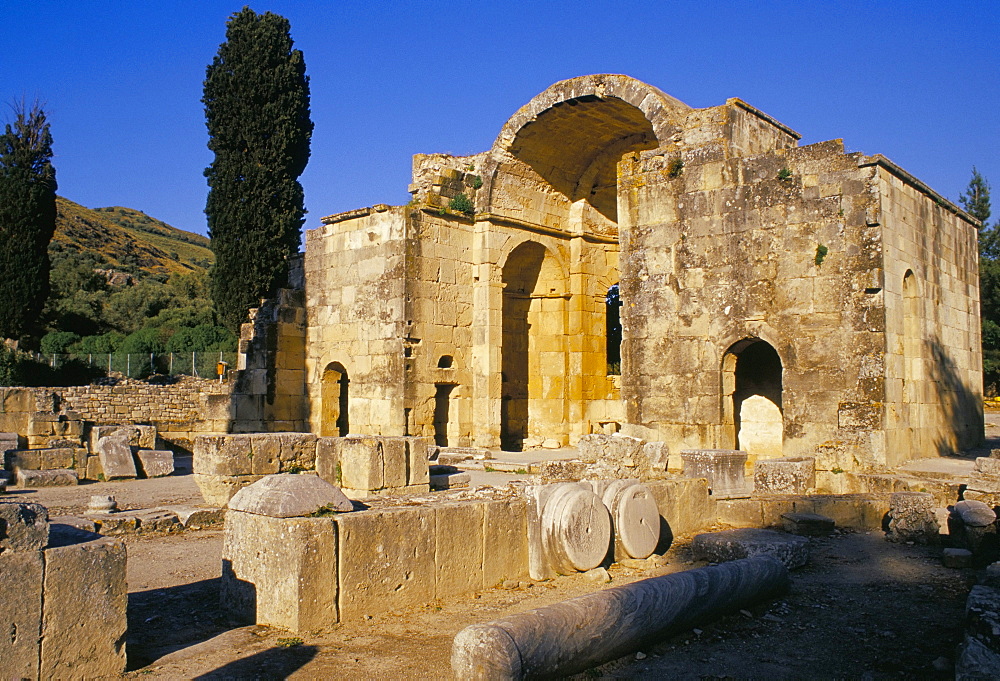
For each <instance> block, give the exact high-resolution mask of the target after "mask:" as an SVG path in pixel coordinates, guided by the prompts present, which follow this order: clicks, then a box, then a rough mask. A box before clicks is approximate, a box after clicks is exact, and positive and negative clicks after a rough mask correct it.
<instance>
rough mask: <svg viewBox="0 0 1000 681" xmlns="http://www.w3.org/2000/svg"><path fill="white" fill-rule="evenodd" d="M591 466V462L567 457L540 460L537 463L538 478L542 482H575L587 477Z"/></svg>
mask: <svg viewBox="0 0 1000 681" xmlns="http://www.w3.org/2000/svg"><path fill="white" fill-rule="evenodd" d="M592 467H593V465H592V464H586V463H584V462H583V461H574V460H568V459H555V460H552V461H541V462H539V463H538V465H537V469H538V479H539V481H540V482H542V483H552V482H577V481H579V480H583V479H584V478H585V477H587V475H588V472H589V471H590V470H591V469H592Z"/></svg>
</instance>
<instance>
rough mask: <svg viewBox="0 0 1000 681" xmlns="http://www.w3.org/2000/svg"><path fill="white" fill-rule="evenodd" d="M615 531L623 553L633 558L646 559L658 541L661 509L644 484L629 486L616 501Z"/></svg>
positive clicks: (619, 494)
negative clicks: (623, 550)
mask: <svg viewBox="0 0 1000 681" xmlns="http://www.w3.org/2000/svg"><path fill="white" fill-rule="evenodd" d="M613 509H614V518H615V532H616V533H617V535H618V539H619V541H621V545H622V547H623V548H624V549H625V552H626V553H628V555H630V556H632V557H633V558H648V557H649V556H650V555H652V553H653V551H654V550H655V549H656V545H657V544H658V543H659V542H660V510H659V509H658V508H657V507H656V501H655V500H654V499H653V495H652V494H650V492H649V490H648V489H647V488H646V487H644V486H643V485H631V486H630V487H627V488H625V489H623V490H622V491H620V492H619V493H618V494H617V499H616V500H615V505H614V507H613Z"/></svg>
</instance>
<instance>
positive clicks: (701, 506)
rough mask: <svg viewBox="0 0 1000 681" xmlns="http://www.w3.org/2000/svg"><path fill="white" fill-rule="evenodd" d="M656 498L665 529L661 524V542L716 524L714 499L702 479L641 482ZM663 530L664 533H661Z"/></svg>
mask: <svg viewBox="0 0 1000 681" xmlns="http://www.w3.org/2000/svg"><path fill="white" fill-rule="evenodd" d="M643 484H644V485H645V486H646V489H648V490H649V491H650V493H651V494H652V495H653V499H654V500H656V506H657V508H658V509H659V510H660V517H661V518H662V519H663V522H664V524H665V525H666V528H664V527H663V525H661V534H662V535H663V539H661V545H662V543H663V541H664V540H665V541H666V542H667V545H668V546H669V541H670V539H671V538H672V537H676V536H679V535H682V534H690V533H691V532H695V531H697V530H700V529H702V528H705V527H708V526H709V525H712V524H713V523H715V520H716V503H717V502H716V500H715V499H714V498H713V497H712V496H711V495H710V494H709V492H708V483H707V482H706V481H705V480H704V479H702V478H675V479H670V480H647V481H646V482H644V483H643ZM664 529H665V530H666V532H664Z"/></svg>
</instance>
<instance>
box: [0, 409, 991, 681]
mask: <svg viewBox="0 0 1000 681" xmlns="http://www.w3.org/2000/svg"><path fill="white" fill-rule="evenodd" d="M993 428H994V430H996V427H995V426H994V427H993ZM185 463H186V462H181V464H182V467H181V468H180V470H179V473H180V474H179V475H176V476H174V477H170V478H162V479H158V480H142V481H134V482H127V483H94V484H88V485H81V486H79V487H74V488H55V489H47V490H37V491H30V492H29V491H16V490H15V494H12V495H8V496H7V497H6V500H13V498H16V499H17V500H18V501H35V502H39V503H42V504H44V505H46V506H47V507H49V509H50V513H51V514H52V515H60V514H78V513H81V512H82V511H83V509H84V507H85V506H86V502H87V500H88V499H89V497H90V495H91V494H102V493H103V494H114V495H115V496H116V498H117V499H118V502H119V505H120V506H121V507H122V508H150V507H155V506H162V505H185V504H186V505H195V504H198V503H200V496H199V495H198V492H197V488H196V486H195V485H194V481H193V479H192V476H191V475H190V474H189V471H190V469H189V468H186V467H183V465H184V464H185ZM689 541H690V537H680V538H678V539H677V540H676V541H675V543H674V545H673V546H672V547H671V549H670V551H669V552H668V553H667V554H666V556H665V561H664V562H665V565H661V566H660V567H656V568H651V569H648V570H646V571H641V570H633V569H628V568H625V567H621V566H612V567H611V568H610V570H609V572H610V574H611V576H612V581H611V582H610V583H609V584H597V583H595V582H593V581H591V580H589V579H588V578H587V577H586V576H583V575H574V576H568V577H558V578H556V579H554V580H550V581H547V582H540V583H527V582H524V583H521V585H519V586H518V587H516V588H513V589H502V588H498V589H489V590H485V591H483V592H481V593H476V594H472V595H469V596H465V597H456V598H452V599H446V600H440V601H436V602H434V603H431V604H428V605H426V606H423V607H416V608H412V609H409V610H402V611H396V612H391V613H373V615H372V616H371V618H370V619H365V620H362V621H356V622H347V623H341V624H337V625H333V626H331V627H330V628H329V629H327V630H325V631H316V632H308V633H306V634H298V635H293V634H290V633H288V632H284V631H280V630H275V629H270V628H268V627H257V626H249V627H247V626H234V625H233V624H232V623H230V622H229V621H227V618H226V617H225V614H224V612H223V610H222V609H221V607H220V604H219V596H218V592H219V578H220V574H221V551H222V531H221V530H217V529H216V530H201V531H196V532H186V533H182V534H173V535H166V536H139V537H131V538H128V539H127V540H126V542H127V546H128V585H129V610H128V618H129V634H128V644H127V650H128V660H129V672H128V673H127V675H126V676H127V677H129V678H131V677H141V678H162V679H181V678H194V679H275V678H291V679H313V678H343V677H347V676H350V677H351V678H353V679H390V678H391V679H409V678H421V679H427V678H435V679H437V678H441V679H447V678H450V677H451V672H450V661H449V658H450V653H451V644H452V639H453V638H454V635H455V634H456V633H457V632H458V631H459V630H460V629H462V628H463V627H465V626H467V625H469V624H473V623H476V622H485V621H489V620H491V619H494V618H497V617H499V616H502V615H505V614H508V613H514V612H521V611H525V610H529V609H532V608H537V607H541V606H544V605H547V604H550V603H554V602H557V601H560V600H564V599H566V598H571V597H573V596H577V595H581V594H584V593H589V592H592V591H594V590H596V589H601V588H610V587H615V586H618V585H621V584H625V583H628V582H631V581H634V580H637V579H643V578H647V577H653V576H658V575H662V574H667V573H670V572H676V571H680V570H688V569H693V568H697V567H701V566H702V565H704V563H699V562H694V561H692V560H691V557H690V552H689V548H688V543H689ZM810 543H811V551H812V558H811V561H810V563H809V565H807V566H806V567H804V568H801V569H799V570H796V571H794V572H793V573H792V575H791V588H790V590H789V592H788V593H787V595H786V596H785V597H783V598H782V599H780V600H778V601H774V602H769V603H762V604H759V605H757V606H755V607H753V608H751V609H749V610H747V611H743V612H738V613H734V614H733V615H730V616H727V617H725V618H723V619H721V620H718V621H716V622H713V623H707V624H704V625H701V626H700V627H699V628H697V629H694V630H691V631H687V632H682V633H680V634H678V635H676V636H674V637H672V638H670V639H667V640H665V641H662V642H660V643H658V644H657V645H654V646H651V647H647V648H644V649H643V650H642V651H641V652H640V653H637V654H635V655H630V656H628V657H626V658H622V659H619V660H614V661H611V662H608V663H606V664H605V665H603V666H601V667H598V668H596V669H591V670H589V671H588V672H587V673H585V674H581V675H578V677H577V678H581V679H583V678H588V679H589V678H609V679H619V678H621V679H624V678H629V679H632V678H667V677H670V678H678V679H747V678H771V679H802V678H858V679H889V678H893V679H895V678H941V679H947V678H952V677H953V670H952V665H953V660H954V657H955V647H956V645H957V644H958V643H959V641H960V639H961V623H962V617H963V612H964V604H965V598H966V596H967V594H968V591H969V589H970V588H971V585H972V584H974V583H975V581H976V577H977V572H976V571H975V570H972V569H963V570H954V569H947V568H944V567H943V566H942V564H941V559H940V552H941V549H940V548H939V547H924V546H916V545H906V544H903V545H900V544H893V543H889V542H887V541H886V540H885V539H884V537H883V535H882V533H881V532H875V533H854V532H843V533H839V532H838V533H837V534H835V535H833V536H831V537H828V538H814V539H810Z"/></svg>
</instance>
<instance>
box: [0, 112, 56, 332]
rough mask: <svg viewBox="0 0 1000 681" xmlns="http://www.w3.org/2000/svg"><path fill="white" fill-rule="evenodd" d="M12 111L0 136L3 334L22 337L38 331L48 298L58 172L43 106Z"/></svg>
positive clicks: (0, 323) (0, 313) (0, 315)
mask: <svg viewBox="0 0 1000 681" xmlns="http://www.w3.org/2000/svg"><path fill="white" fill-rule="evenodd" d="M14 112H15V118H14V122H13V123H12V124H11V123H8V124H7V125H5V126H4V132H3V135H0V272H2V273H3V274H2V276H0V337H4V338H11V339H19V338H21V337H23V336H25V335H26V334H29V333H31V332H32V331H33V330H35V326H36V324H37V322H38V318H39V315H40V314H41V312H42V308H43V307H44V305H45V301H46V299H47V298H48V297H49V255H48V250H47V249H48V245H49V241H51V240H52V234H53V233H54V232H55V228H56V171H55V168H53V167H52V136H51V134H50V132H49V124H48V121H47V120H46V117H45V111H44V110H43V109H42V107H41V105H40V104H38V103H37V102H36V103H35V104H34V105H33V106H32V107H31V109H30V110H29V109H27V108H26V107H25V106H24V104H23V103H22V104H21V105H19V106H17V107H15V110H14Z"/></svg>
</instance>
